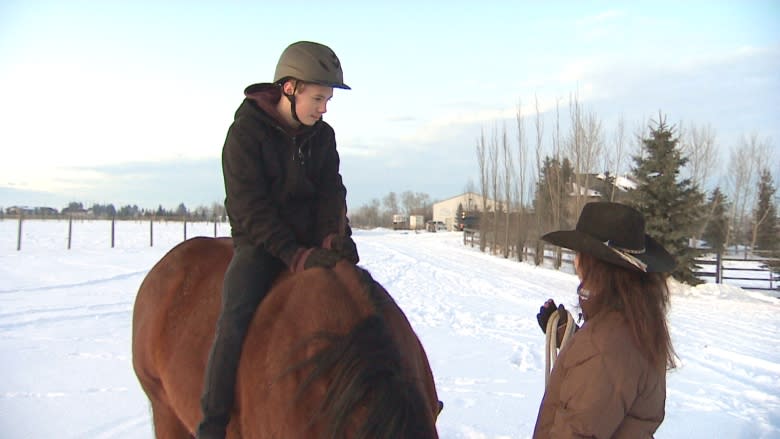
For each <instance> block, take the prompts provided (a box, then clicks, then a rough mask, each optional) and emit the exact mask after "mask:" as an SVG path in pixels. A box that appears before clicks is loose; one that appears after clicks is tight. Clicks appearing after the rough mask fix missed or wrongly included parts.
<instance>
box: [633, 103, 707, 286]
mask: <svg viewBox="0 0 780 439" xmlns="http://www.w3.org/2000/svg"><path fill="white" fill-rule="evenodd" d="M678 142H679V139H678V138H676V137H675V133H674V127H670V126H668V125H666V121H665V120H664V118H663V117H660V118H659V121H658V124H657V126H656V127H655V128H653V127H652V126H651V127H650V136H649V137H648V138H646V139H643V140H642V143H643V146H644V153H645V154H644V155H641V156H635V157H634V158H633V159H634V162H635V167H634V168H633V172H634V175H635V176H636V177H637V179H638V180H639V186H638V187H637V189H636V190H635V191H633V193H632V196H631V204H633V205H634V206H635V207H636V208H637V209H638V210H639V211H640V212H642V213H643V214H644V216H645V221H646V228H647V233H648V234H649V235H650V236H652V237H653V238H654V239H656V240H657V241H658V242H660V243H661V244H662V245H663V246H664V248H666V250H667V251H669V253H671V254H672V256H674V257H675V258H676V259H677V267H676V268H675V269H674V271H673V272H672V275H673V276H674V277H675V278H676V279H678V280H680V281H682V282H686V283H689V284H692V285H696V284H698V283H701V280H699V279H697V278H696V276H695V275H694V273H693V272H694V269H695V264H694V258H695V257H696V250H695V249H693V248H691V247H690V245H689V238H691V237H692V236H693V235H694V231H695V229H696V226H697V224H698V222H699V219H700V212H701V209H702V204H703V199H704V197H703V195H702V193H701V192H699V190H698V188H697V187H696V186H695V185H694V184H693V183H692V182H691V180H690V179H689V178H688V179H680V175H679V174H680V169H681V168H682V167H683V166H684V165H685V163H686V162H687V161H688V159H687V158H686V157H683V156H682V152H681V149H680V147H679V145H678Z"/></svg>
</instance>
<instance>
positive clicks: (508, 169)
mask: <svg viewBox="0 0 780 439" xmlns="http://www.w3.org/2000/svg"><path fill="white" fill-rule="evenodd" d="M501 151H502V153H503V163H504V172H503V173H502V179H503V182H504V213H505V215H504V246H503V252H502V254H503V255H504V257H505V258H508V257H509V230H510V221H509V219H510V215H511V213H510V212H511V210H512V206H513V205H514V204H515V203H514V200H513V198H514V197H513V196H512V195H513V193H514V192H515V191H513V190H512V183H513V176H514V172H513V171H512V170H513V169H514V163H513V162H514V161H513V160H512V150H511V149H510V148H509V139H508V138H507V133H506V124H504V129H503V131H502V136H501ZM496 210H498V209H496ZM496 232H498V230H496Z"/></svg>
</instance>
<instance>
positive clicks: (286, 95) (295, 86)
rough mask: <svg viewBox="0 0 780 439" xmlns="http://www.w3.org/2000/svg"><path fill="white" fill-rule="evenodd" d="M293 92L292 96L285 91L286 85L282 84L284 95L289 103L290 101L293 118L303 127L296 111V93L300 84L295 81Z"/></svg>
mask: <svg viewBox="0 0 780 439" xmlns="http://www.w3.org/2000/svg"><path fill="white" fill-rule="evenodd" d="M293 84H295V85H293V92H292V94H287V93H286V92H285V91H284V83H282V84H281V87H282V94H283V95H284V96H285V97H286V98H287V100H288V101H290V112H291V113H292V118H293V120H294V121H296V122H298V123H299V124H301V125H303V122H301V120H300V119H298V112H297V111H295V91H296V90H297V89H298V83H297V82H296V81H293Z"/></svg>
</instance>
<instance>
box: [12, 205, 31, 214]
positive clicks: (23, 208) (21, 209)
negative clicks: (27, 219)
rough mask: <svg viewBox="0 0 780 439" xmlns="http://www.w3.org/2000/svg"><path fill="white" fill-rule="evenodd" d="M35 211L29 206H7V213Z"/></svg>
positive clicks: (29, 212)
mask: <svg viewBox="0 0 780 439" xmlns="http://www.w3.org/2000/svg"><path fill="white" fill-rule="evenodd" d="M34 212H35V211H34V210H33V209H32V208H31V207H27V206H11V207H6V208H5V213H6V215H32V214H33V213H34Z"/></svg>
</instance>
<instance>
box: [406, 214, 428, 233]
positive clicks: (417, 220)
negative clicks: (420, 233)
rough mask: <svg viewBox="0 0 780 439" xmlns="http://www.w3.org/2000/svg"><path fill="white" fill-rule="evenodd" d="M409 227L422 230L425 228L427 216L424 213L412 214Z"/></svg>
mask: <svg viewBox="0 0 780 439" xmlns="http://www.w3.org/2000/svg"><path fill="white" fill-rule="evenodd" d="M409 228H410V229H412V230H422V229H424V228H425V218H424V217H423V216H422V215H412V216H410V217H409Z"/></svg>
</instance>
